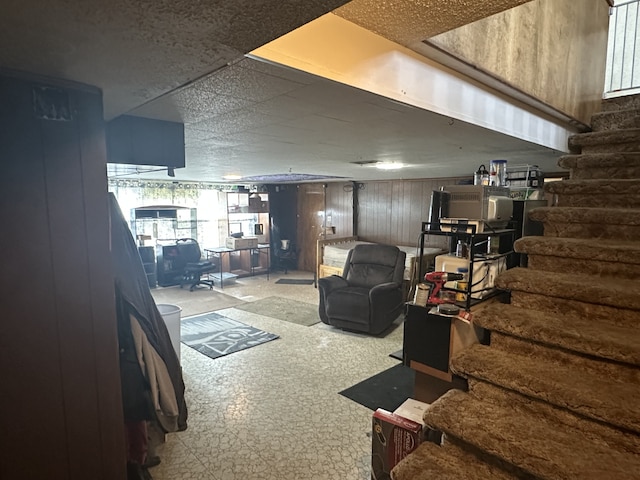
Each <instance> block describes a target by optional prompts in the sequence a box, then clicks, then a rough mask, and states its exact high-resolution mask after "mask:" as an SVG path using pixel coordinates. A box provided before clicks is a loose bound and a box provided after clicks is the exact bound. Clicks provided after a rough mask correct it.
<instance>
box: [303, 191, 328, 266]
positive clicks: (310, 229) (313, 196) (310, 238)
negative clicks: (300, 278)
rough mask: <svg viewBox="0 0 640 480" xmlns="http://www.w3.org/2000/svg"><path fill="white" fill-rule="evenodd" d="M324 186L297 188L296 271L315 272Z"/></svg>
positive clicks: (323, 201) (322, 222)
mask: <svg viewBox="0 0 640 480" xmlns="http://www.w3.org/2000/svg"><path fill="white" fill-rule="evenodd" d="M325 210H326V209H325V186H324V185H323V184H320V183H308V184H304V185H299V186H298V222H297V224H298V227H297V235H296V237H297V239H298V249H299V250H300V251H299V252H298V269H299V270H303V271H305V272H315V271H316V249H317V246H318V238H320V235H321V234H322V229H323V226H324V216H325Z"/></svg>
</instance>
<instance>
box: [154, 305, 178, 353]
mask: <svg viewBox="0 0 640 480" xmlns="http://www.w3.org/2000/svg"><path fill="white" fill-rule="evenodd" d="M157 307H158V311H159V312H160V315H162V319H163V320H164V323H165V325H166V326H167V330H169V338H171V345H172V346H173V349H174V350H175V351H176V355H177V356H178V361H180V312H182V308H180V307H179V306H178V305H171V304H169V303H159V304H158V305H157Z"/></svg>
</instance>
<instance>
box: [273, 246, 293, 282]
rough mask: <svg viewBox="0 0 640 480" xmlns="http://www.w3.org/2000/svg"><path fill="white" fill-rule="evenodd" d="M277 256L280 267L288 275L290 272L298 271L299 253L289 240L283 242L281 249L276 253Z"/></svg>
mask: <svg viewBox="0 0 640 480" xmlns="http://www.w3.org/2000/svg"><path fill="white" fill-rule="evenodd" d="M275 256H276V258H277V259H278V267H279V268H280V269H281V270H282V271H284V273H285V274H286V273H288V271H289V270H296V269H297V268H298V251H297V249H296V248H295V246H294V245H293V243H291V242H290V241H289V240H282V241H281V245H280V248H278V249H277V250H276V251H275Z"/></svg>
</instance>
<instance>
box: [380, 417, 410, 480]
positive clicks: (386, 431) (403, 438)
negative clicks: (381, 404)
mask: <svg viewBox="0 0 640 480" xmlns="http://www.w3.org/2000/svg"><path fill="white" fill-rule="evenodd" d="M372 423H373V425H372V429H373V430H372V436H371V479H372V480H391V470H392V469H393V467H395V466H396V465H397V464H398V462H400V460H402V459H403V458H404V457H406V456H407V455H409V454H410V453H411V452H413V451H414V450H415V449H416V448H418V445H420V443H421V442H422V425H421V424H420V423H417V422H414V421H412V420H409V419H407V418H404V417H401V416H400V415H396V414H395V413H391V412H388V411H387V410H383V409H381V408H379V409H378V410H376V411H375V412H374V414H373V421H372Z"/></svg>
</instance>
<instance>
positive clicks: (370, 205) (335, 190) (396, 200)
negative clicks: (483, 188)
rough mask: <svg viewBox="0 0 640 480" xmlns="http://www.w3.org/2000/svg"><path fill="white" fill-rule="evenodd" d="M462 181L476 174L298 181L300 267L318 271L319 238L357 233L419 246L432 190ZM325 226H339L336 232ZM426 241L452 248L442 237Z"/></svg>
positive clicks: (369, 238)
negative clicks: (423, 177)
mask: <svg viewBox="0 0 640 480" xmlns="http://www.w3.org/2000/svg"><path fill="white" fill-rule="evenodd" d="M463 180H464V181H469V180H471V178H470V177H457V178H438V179H421V180H390V181H372V182H357V183H356V182H348V183H329V184H326V185H322V184H303V185H299V186H298V218H297V239H298V247H299V248H300V253H299V257H298V268H299V269H300V270H303V271H308V272H313V271H315V261H316V251H317V250H316V249H317V240H318V239H328V238H331V237H349V236H352V235H358V237H359V238H360V239H362V240H366V241H370V242H378V243H387V244H392V245H409V246H417V245H418V242H419V234H420V231H421V228H422V222H424V221H427V220H428V214H429V205H430V201H431V192H432V191H433V190H438V189H439V188H440V187H441V186H445V185H452V184H456V183H459V182H460V181H463ZM354 193H355V195H354ZM354 220H355V223H356V226H355V229H354V227H353V225H354ZM325 221H326V223H327V224H326V225H325V224H324V222H325ZM325 227H335V233H332V231H331V230H329V229H327V228H325ZM425 242H426V243H427V244H429V245H434V246H441V247H443V248H447V247H448V244H447V238H446V237H442V236H427V237H426V238H425Z"/></svg>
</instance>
